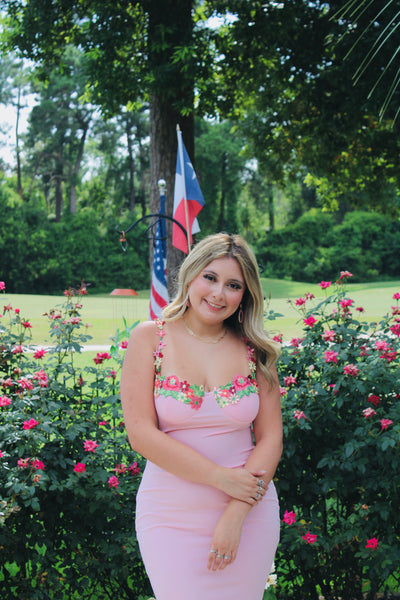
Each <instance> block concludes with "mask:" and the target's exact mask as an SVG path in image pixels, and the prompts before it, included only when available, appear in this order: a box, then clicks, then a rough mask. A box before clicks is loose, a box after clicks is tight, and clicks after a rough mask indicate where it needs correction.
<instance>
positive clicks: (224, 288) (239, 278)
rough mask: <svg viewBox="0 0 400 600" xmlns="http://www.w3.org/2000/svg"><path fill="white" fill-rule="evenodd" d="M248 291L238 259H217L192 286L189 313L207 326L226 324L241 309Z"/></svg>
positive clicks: (190, 288) (190, 286) (200, 274)
mask: <svg viewBox="0 0 400 600" xmlns="http://www.w3.org/2000/svg"><path fill="white" fill-rule="evenodd" d="M245 289H246V285H245V282H244V277H243V274H242V270H241V268H240V266H239V263H238V262H237V260H236V259H234V258H232V257H228V256H226V257H223V258H217V259H215V260H213V261H212V262H210V263H209V264H208V265H207V266H206V267H204V269H203V270H202V271H201V272H200V273H199V275H197V277H195V278H194V279H193V281H192V282H191V283H190V285H189V300H190V310H191V312H192V311H193V313H195V314H196V315H197V317H198V318H199V319H201V320H204V321H206V322H208V323H217V322H221V321H224V320H225V319H227V318H228V317H230V316H231V315H232V314H233V313H234V312H236V310H237V309H238V308H239V305H240V303H241V301H242V298H243V294H244V291H245Z"/></svg>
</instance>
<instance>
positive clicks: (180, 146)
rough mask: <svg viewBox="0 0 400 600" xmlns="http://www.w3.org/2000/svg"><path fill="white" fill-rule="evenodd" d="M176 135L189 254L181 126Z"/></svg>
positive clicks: (188, 241) (177, 128)
mask: <svg viewBox="0 0 400 600" xmlns="http://www.w3.org/2000/svg"><path fill="white" fill-rule="evenodd" d="M176 135H177V136H178V151H179V161H180V163H181V172H182V177H183V194H184V195H183V204H184V207H185V218H186V237H187V244H188V254H189V252H190V231H189V213H188V207H187V196H186V179H185V165H184V162H183V146H182V131H181V129H180V127H179V124H178V125H177V126H176Z"/></svg>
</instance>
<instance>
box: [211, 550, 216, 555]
mask: <svg viewBox="0 0 400 600" xmlns="http://www.w3.org/2000/svg"><path fill="white" fill-rule="evenodd" d="M209 554H217V551H216V550H210V552H209Z"/></svg>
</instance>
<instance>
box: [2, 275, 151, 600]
mask: <svg viewBox="0 0 400 600" xmlns="http://www.w3.org/2000/svg"><path fill="white" fill-rule="evenodd" d="M4 288H5V285H4V284H3V286H0V289H2V290H3V291H4ZM85 292H86V290H85V287H84V286H81V287H80V288H79V290H68V291H67V292H66V301H65V304H64V305H63V306H62V307H56V308H54V309H52V310H50V311H49V312H48V313H47V315H46V318H47V319H48V321H49V324H50V336H51V340H50V344H51V345H50V346H49V347H48V348H33V347H32V345H31V343H32V329H31V327H30V326H29V321H27V320H26V319H23V318H22V317H21V315H20V313H19V310H18V308H17V307H16V308H14V307H12V306H11V305H10V304H6V305H5V306H4V309H3V314H2V316H1V318H0V596H1V597H2V598H18V599H19V600H24V599H26V600H32V599H38V600H39V599H40V600H41V599H44V598H46V599H47V598H54V599H56V598H57V599H62V600H64V599H67V598H68V600H69V599H71V598H78V597H79V598H93V597H95V598H96V600H100V599H102V598H111V597H114V598H119V599H124V598H125V599H135V600H136V599H137V598H138V597H141V596H143V597H145V598H147V597H148V596H149V595H150V594H151V588H150V586H149V583H148V580H147V578H146V576H145V573H144V569H143V565H142V563H141V559H140V554H139V550H138V546H137V542H136V538H135V530H134V523H135V513H134V511H135V496H136V491H137V487H138V484H139V479H140V472H141V469H142V459H141V458H140V457H138V456H137V457H135V456H134V454H133V453H132V452H131V451H130V448H129V445H128V444H127V439H126V434H125V432H124V427H123V422H122V412H121V409H120V400H119V395H118V390H117V386H116V377H117V375H118V370H119V367H120V364H121V361H122V355H121V350H120V347H121V346H122V348H123V347H126V344H124V343H119V342H120V341H121V339H122V338H124V337H125V336H126V335H128V334H129V330H128V328H127V331H126V332H125V331H122V332H121V333H119V332H118V335H116V338H115V340H114V344H113V346H112V348H111V350H110V353H107V352H106V353H98V354H97V356H96V357H95V359H94V361H93V366H91V367H86V368H84V369H79V368H77V367H76V366H75V363H76V355H77V353H78V352H80V351H81V349H82V344H83V343H85V342H87V341H88V339H89V336H88V335H87V332H86V331H85V327H84V325H83V321H82V319H81V316H80V315H81V308H82V296H83V295H84V294H85ZM29 345H31V346H30V348H29ZM111 363H112V364H111ZM110 365H111V366H110Z"/></svg>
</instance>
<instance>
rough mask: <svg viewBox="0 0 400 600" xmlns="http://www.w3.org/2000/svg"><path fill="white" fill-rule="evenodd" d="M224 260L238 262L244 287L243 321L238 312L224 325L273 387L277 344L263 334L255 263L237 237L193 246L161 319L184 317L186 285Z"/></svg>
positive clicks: (261, 298)
mask: <svg viewBox="0 0 400 600" xmlns="http://www.w3.org/2000/svg"><path fill="white" fill-rule="evenodd" d="M224 257H231V258H234V259H235V260H237V262H238V264H239V266H240V268H241V271H242V274H243V278H244V281H245V284H246V289H245V292H244V294H243V300H242V310H243V322H242V323H239V320H238V312H239V309H238V310H237V311H236V312H235V313H234V314H233V315H231V316H230V317H229V318H228V319H226V321H225V323H226V325H227V326H228V327H229V328H230V329H232V330H235V331H237V332H238V333H239V334H240V335H241V336H242V337H244V338H246V339H247V340H248V341H249V343H250V345H251V346H252V347H254V349H255V350H256V357H257V366H258V367H259V369H260V370H261V372H262V373H263V375H264V376H265V378H266V379H267V380H268V382H269V383H270V384H272V383H273V381H274V380H273V377H272V374H271V369H272V367H273V365H274V364H275V362H276V361H277V359H278V358H279V355H280V345H279V344H278V343H277V342H274V341H273V340H271V339H270V338H269V336H268V334H267V332H266V331H264V327H263V322H264V295H263V291H262V287H261V281H260V276H259V273H258V265H257V261H256V258H255V256H254V253H253V251H252V250H251V248H250V246H249V245H248V244H247V242H245V240H244V239H243V238H242V237H240V236H239V235H228V234H226V233H217V234H215V235H209V236H208V237H206V238H204V239H203V240H201V242H199V243H198V244H196V246H194V247H193V249H192V250H191V252H190V253H189V255H188V256H187V257H186V258H185V260H184V261H183V263H182V265H181V267H180V269H179V275H178V282H177V292H176V296H175V298H174V299H173V301H172V302H171V303H170V304H169V305H168V306H166V307H165V308H164V310H163V318H164V319H165V320H166V321H175V320H176V319H179V318H180V317H183V315H184V314H185V311H186V309H187V300H188V287H189V284H190V283H191V282H192V281H193V279H195V278H196V277H197V275H199V274H200V273H201V271H202V270H203V269H204V268H205V267H206V266H207V265H209V264H210V262H212V261H213V260H216V259H217V258H224Z"/></svg>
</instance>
